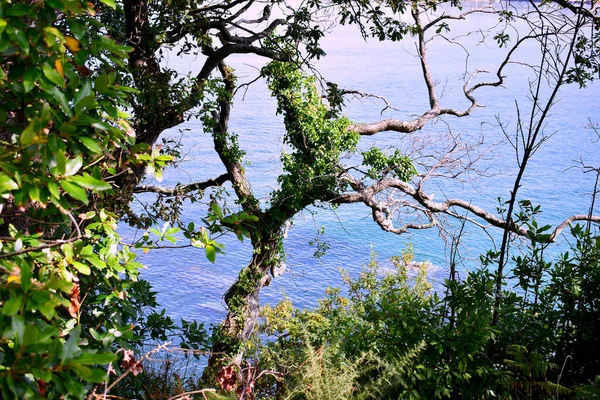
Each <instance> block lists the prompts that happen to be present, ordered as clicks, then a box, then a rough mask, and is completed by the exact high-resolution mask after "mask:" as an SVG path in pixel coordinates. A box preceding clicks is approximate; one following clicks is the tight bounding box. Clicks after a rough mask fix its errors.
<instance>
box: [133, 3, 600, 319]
mask: <svg viewBox="0 0 600 400" xmlns="http://www.w3.org/2000/svg"><path fill="white" fill-rule="evenodd" d="M474 4H475V3H474V2H473V3H463V5H464V6H465V8H468V7H469V6H471V7H472V6H473V5H474ZM519 7H524V6H519ZM496 20H497V16H494V15H478V16H476V17H472V18H469V19H467V21H464V22H462V23H456V24H452V25H451V28H452V29H451V32H450V33H449V34H447V36H448V37H456V36H462V37H461V43H462V44H463V46H465V48H468V49H469V54H468V61H466V56H467V53H466V52H465V51H464V50H463V48H462V47H459V46H457V45H452V44H450V43H449V42H448V41H446V40H443V39H442V38H438V39H436V40H435V41H432V42H431V43H430V45H429V54H428V56H429V64H430V66H431V68H432V73H433V75H434V77H435V79H436V82H437V90H438V93H440V94H442V96H441V102H442V106H443V107H453V108H458V109H463V108H466V107H468V105H469V103H468V101H467V100H466V99H465V98H464V95H463V94H462V86H463V85H464V78H465V72H466V71H473V70H474V69H489V70H491V71H494V68H495V66H497V65H498V63H499V61H500V60H501V59H502V57H503V56H504V55H505V53H506V49H498V46H497V45H495V44H494V42H493V40H489V42H488V43H487V44H483V43H480V42H481V39H482V36H481V33H471V34H468V33H469V32H475V31H476V30H477V29H480V28H483V27H487V26H491V25H493V24H494V23H495V22H496ZM488 39H491V38H488ZM323 45H324V49H325V50H326V52H327V56H326V57H324V58H323V59H322V60H321V61H319V62H318V63H317V65H316V67H317V69H318V70H319V72H320V73H321V74H322V75H323V77H325V78H326V79H327V80H330V81H334V82H336V83H338V84H339V85H340V86H342V87H346V88H351V89H356V90H361V91H364V92H369V93H376V94H378V95H382V96H385V97H386V98H387V99H388V101H389V102H390V103H391V104H393V105H394V106H395V107H396V108H398V109H399V110H400V111H395V110H389V109H388V110H386V111H385V112H384V114H383V117H386V118H392V117H394V118H411V117H412V116H414V115H418V114H419V113H422V112H423V111H424V110H426V109H427V107H428V99H427V91H426V88H425V85H424V83H423V79H422V75H421V70H420V66H419V59H418V58H417V57H416V55H415V45H414V41H413V40H412V39H410V38H408V39H406V40H404V41H401V42H396V43H391V42H378V41H375V40H368V41H364V40H363V39H362V38H361V36H360V35H359V34H358V32H357V30H356V28H355V27H352V26H350V27H348V26H338V27H335V28H334V29H333V32H332V33H331V34H329V35H327V36H326V37H325V38H324V41H323ZM517 58H518V59H519V60H521V61H525V62H529V63H535V62H536V60H538V59H539V45H538V44H536V43H534V42H532V43H529V44H526V45H525V46H523V48H522V49H521V50H519V52H518V53H517ZM201 61H202V60H201V59H194V58H183V59H180V58H177V57H176V56H175V54H174V53H172V54H170V56H169V58H168V59H167V61H166V62H168V63H169V65H171V66H173V67H175V68H177V69H178V70H179V71H180V72H181V73H187V72H192V73H194V72H197V71H198V70H199V68H200V67H201ZM263 63H264V60H262V59H260V58H258V57H254V56H238V57H234V58H233V60H232V61H230V64H231V65H232V66H233V67H234V68H235V69H236V73H237V75H238V76H239V82H240V83H243V82H250V81H252V80H253V79H254V78H256V77H257V75H258V69H259V68H260V66H261V65H263ZM504 75H505V76H506V77H507V78H506V82H505V85H503V86H502V87H497V88H483V89H481V90H480V91H478V92H476V96H477V99H478V101H479V103H481V104H483V105H485V108H478V109H477V110H475V112H474V113H473V115H471V116H469V117H465V118H456V117H452V116H447V117H444V118H441V119H439V120H436V121H433V122H432V123H430V124H428V125H427V126H426V127H425V128H424V129H423V130H422V131H420V132H418V133H416V134H414V135H408V136H407V135H403V134H398V133H392V132H387V133H381V134H378V135H375V136H373V137H368V138H363V139H362V140H361V144H360V147H361V148H368V147H371V146H373V145H376V146H378V147H381V148H388V147H394V146H396V147H399V148H401V149H404V150H410V149H411V148H412V147H414V146H417V145H418V144H419V143H422V142H423V141H424V142H425V143H427V144H428V146H427V147H426V148H427V149H430V150H431V149H436V148H438V149H439V148H440V146H441V142H440V139H439V138H440V137H443V135H445V134H447V133H448V132H452V133H453V134H454V135H460V137H461V138H462V139H463V140H466V141H470V142H477V141H480V140H481V141H482V142H483V144H482V145H481V148H480V149H481V154H480V156H481V160H480V162H479V164H478V165H479V168H480V169H481V170H485V174H483V175H485V176H480V175H479V174H475V173H474V174H472V175H470V176H468V177H467V176H465V178H469V179H467V180H466V181H465V182H460V181H457V180H456V179H444V178H439V179H438V178H436V179H432V180H431V181H430V183H429V184H428V185H427V186H426V189H427V190H428V191H430V192H432V193H435V199H436V200H438V201H441V200H442V199H444V198H445V197H447V198H463V199H467V200H471V201H472V202H473V203H474V204H477V205H480V206H481V207H483V208H485V209H487V210H488V211H490V212H494V211H495V209H496V205H497V200H496V199H497V198H498V197H501V198H503V199H508V197H509V195H510V190H511V188H512V184H513V181H514V177H515V175H516V171H517V163H516V155H515V150H514V149H513V148H512V147H511V145H510V144H509V143H508V142H507V140H506V137H505V136H504V134H503V132H502V129H500V127H499V122H498V121H501V122H502V123H504V124H506V128H505V129H506V131H507V132H508V133H509V134H513V133H514V129H515V121H516V115H517V113H516V108H517V105H518V106H519V107H520V110H521V113H522V114H526V113H527V112H528V111H529V110H528V108H529V107H530V103H531V102H530V101H529V99H530V98H531V94H530V91H529V84H530V80H531V79H532V74H531V71H530V70H529V69H528V68H527V67H525V66H523V65H519V64H511V65H509V66H507V68H506V70H505V72H504ZM492 78H493V74H490V77H489V79H492ZM599 94H600V86H599V85H598V84H590V85H588V87H587V88H585V89H580V88H579V87H577V86H575V85H570V86H568V87H565V88H564V89H562V90H561V92H560V94H559V96H558V99H559V100H558V102H557V104H556V105H555V106H554V107H553V109H552V112H551V114H552V115H551V117H550V118H549V119H548V123H547V125H546V126H545V128H544V132H545V133H546V135H547V136H548V139H547V141H546V142H545V143H544V144H543V145H542V146H541V147H540V149H539V151H538V152H537V153H536V154H535V156H534V158H533V160H532V161H531V163H530V165H529V167H528V168H527V172H526V174H525V178H524V181H523V185H522V187H521V188H520V191H519V198H521V199H530V200H531V201H532V202H534V203H538V204H541V205H542V210H543V214H542V215H541V216H540V217H539V219H540V223H542V224H552V225H556V224H558V223H560V222H561V221H562V220H563V219H564V218H566V217H568V216H569V215H571V214H576V213H586V212H587V211H588V208H589V204H590V200H591V191H592V188H593V183H594V179H595V175H594V174H592V173H583V172H582V170H581V169H580V168H578V165H579V161H580V160H583V161H584V162H585V163H586V164H589V165H594V166H596V167H598V166H600V157H599V155H600V143H598V135H597V134H596V132H595V131H594V130H593V129H590V128H589V125H590V121H592V123H594V122H598V112H597V110H596V107H598V99H599V96H598V95H599ZM347 106H348V107H347V109H346V110H345V112H346V113H347V115H348V116H349V117H350V119H351V120H353V121H360V122H373V121H376V120H378V119H380V118H382V115H381V114H380V112H381V110H382V108H383V105H382V103H381V102H379V101H376V100H369V99H362V100H360V99H353V100H351V101H349V102H348V104H347ZM275 111H276V104H275V101H274V100H273V99H272V98H271V97H270V96H269V93H268V90H267V88H266V85H265V83H264V82H263V81H261V80H258V81H256V82H255V83H252V84H251V85H250V86H249V87H248V89H247V91H244V90H241V91H239V92H238V94H237V95H236V98H235V104H234V107H233V111H232V117H231V126H230V128H231V129H230V130H231V131H232V132H235V133H236V134H238V135H239V137H240V145H241V147H242V148H243V149H245V150H246V152H247V157H246V161H247V162H248V164H247V165H246V171H247V173H248V176H249V178H250V181H251V184H252V187H253V189H254V190H255V192H256V193H257V194H258V195H259V197H261V199H263V200H264V201H265V202H267V201H268V195H269V193H270V192H271V191H272V190H273V189H274V188H275V187H276V186H277V182H276V177H277V176H278V175H279V173H280V172H281V163H280V160H279V158H280V155H281V152H282V149H283V145H282V137H283V132H284V131H283V124H282V118H281V116H277V115H276V112H275ZM164 136H170V137H176V138H179V137H181V140H182V143H183V145H184V149H185V158H184V160H183V162H182V163H180V164H179V165H178V167H177V168H172V169H169V170H167V171H165V174H164V175H165V177H164V181H163V182H162V183H161V184H163V185H166V186H172V185H175V184H176V183H178V182H181V183H189V182H193V181H197V180H204V179H207V178H211V177H215V176H217V175H219V174H221V173H223V172H224V168H223V166H222V165H221V163H220V161H219V159H218V157H217V156H216V154H215V153H214V151H213V148H212V143H211V138H210V136H209V135H207V134H205V133H203V130H202V126H201V124H200V122H199V121H195V120H191V121H189V122H186V123H185V124H182V125H181V126H179V127H177V128H175V129H171V130H169V131H167V132H165V133H164ZM431 138H433V139H431ZM428 140H429V142H427V141H428ZM350 161H351V160H350ZM155 183H156V182H155ZM230 192H231V191H230ZM150 199H152V196H150V195H143V196H140V200H141V201H148V200H150ZM230 201H233V199H231V200H230ZM204 212H205V205H203V204H201V203H194V204H188V205H187V206H186V208H185V212H184V215H183V220H184V221H185V222H190V221H193V222H195V223H196V224H201V218H202V217H203V216H204ZM449 223H450V224H451V225H452V226H454V228H456V227H457V226H458V224H457V223H456V222H452V221H449ZM321 228H323V229H324V234H323V235H322V236H321V237H320V238H319V239H320V240H322V241H324V242H326V243H327V244H328V245H329V249H328V250H327V252H326V254H325V255H324V256H322V257H320V258H315V257H313V253H314V252H315V250H316V248H315V247H314V246H311V245H310V244H309V242H310V241H313V240H315V238H317V236H318V231H319V229H321ZM121 232H122V234H123V235H124V236H125V238H126V239H132V238H133V237H135V235H136V232H134V231H132V230H130V229H128V228H126V227H123V228H121ZM491 232H493V230H492V231H491ZM138 234H139V233H138ZM443 236H444V235H442V234H440V232H439V231H438V230H436V229H430V230H427V231H414V232H409V233H406V234H403V235H394V234H390V233H386V232H383V231H382V230H381V229H380V228H379V227H378V226H377V225H376V224H375V223H374V222H373V221H372V219H371V214H370V210H369V209H368V208H366V207H365V206H364V205H361V204H355V205H345V206H341V207H339V208H337V209H335V210H334V209H331V208H328V207H313V208H310V209H308V210H306V211H304V212H302V213H301V214H299V215H297V216H296V217H295V218H294V220H293V225H292V227H291V229H290V230H289V234H288V237H287V239H286V240H285V249H286V254H287V271H286V272H285V274H284V275H283V276H281V277H279V278H277V279H275V280H274V282H273V284H272V285H271V286H269V287H267V288H264V289H263V290H262V292H261V301H262V302H263V303H265V302H266V303H275V302H277V301H280V300H281V299H283V298H284V296H287V297H289V298H290V299H291V300H292V302H293V303H294V304H295V305H297V306H300V307H309V306H313V305H315V304H316V302H317V300H318V298H319V297H321V296H322V295H323V291H324V289H325V288H326V287H328V286H339V285H340V284H341V279H340V273H339V270H338V269H339V268H344V269H346V270H348V271H350V272H351V274H356V273H358V272H359V271H360V269H361V266H362V265H363V264H365V263H367V262H368V261H369V258H370V253H371V251H372V250H373V251H374V252H375V253H377V255H378V259H379V260H380V262H381V265H382V268H384V269H385V268H386V267H390V266H391V263H390V261H389V258H390V257H391V256H394V255H399V254H400V253H401V251H402V250H403V249H404V248H405V247H406V246H407V245H408V244H412V246H413V249H414V253H415V259H416V260H417V261H429V262H431V263H432V264H433V267H432V268H431V270H430V279H431V280H432V281H433V282H434V283H437V284H438V285H439V284H440V282H442V281H443V279H444V278H446V277H447V275H448V267H447V264H448V263H447V256H448V254H447V252H448V247H447V246H446V243H445V240H444V237H443ZM494 236H495V237H496V239H497V237H498V232H496V233H492V235H491V237H488V236H487V235H486V234H485V233H483V231H482V230H481V229H480V228H478V227H476V226H474V225H471V224H468V225H467V226H466V229H465V233H464V237H463V240H462V245H461V247H460V250H461V255H462V257H463V262H462V263H461V265H460V268H461V271H462V276H464V274H465V271H466V270H469V269H472V268H474V267H476V266H477V264H478V262H477V260H478V256H479V255H480V254H482V253H484V252H485V251H486V250H487V249H490V248H492V247H493V245H494V243H493V241H492V238H493V237H494ZM220 241H221V242H223V243H224V244H225V246H226V247H225V254H224V255H219V256H218V257H217V260H216V262H215V263H214V264H212V263H210V262H209V261H208V260H207V259H206V257H205V256H204V251H203V250H202V249H195V248H186V249H177V250H174V249H169V250H166V249H165V250H152V251H150V252H149V253H148V254H145V255H140V260H141V262H143V263H144V264H146V265H147V266H148V268H147V269H145V270H143V272H142V276H143V277H144V278H146V279H148V280H149V281H150V282H151V283H152V284H153V286H154V288H155V289H156V290H157V291H158V299H159V302H160V303H161V305H162V306H164V307H166V308H167V312H168V313H169V315H171V316H172V317H175V318H176V319H177V318H179V317H182V318H185V319H188V320H198V321H200V322H208V323H213V322H218V321H219V320H220V319H221V318H222V317H223V316H224V315H225V309H224V307H223V305H222V301H221V297H222V295H223V294H224V292H225V291H226V290H227V288H228V287H229V286H230V285H231V283H233V281H234V280H235V278H236V276H237V274H238V272H239V270H240V269H241V268H242V267H244V266H245V265H246V264H247V262H248V261H249V259H250V256H251V252H252V249H251V246H250V245H249V243H247V242H244V243H240V242H239V241H237V239H235V237H233V236H232V237H223V238H221V239H220ZM559 242H560V243H562V245H563V246H564V245H565V239H564V238H561V240H560V241H559ZM560 243H559V244H557V245H553V248H555V249H556V251H558V249H559V247H557V246H559V245H560Z"/></svg>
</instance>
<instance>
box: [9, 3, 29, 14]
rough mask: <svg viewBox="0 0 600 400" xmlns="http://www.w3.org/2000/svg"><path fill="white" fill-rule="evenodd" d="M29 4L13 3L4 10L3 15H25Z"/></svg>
mask: <svg viewBox="0 0 600 400" xmlns="http://www.w3.org/2000/svg"><path fill="white" fill-rule="evenodd" d="M30 9H31V6H30V5H28V4H22V3H21V4H15V5H14V6H12V7H9V8H8V9H7V10H6V11H4V16H6V17H23V16H25V15H27V13H28V12H29V10H30Z"/></svg>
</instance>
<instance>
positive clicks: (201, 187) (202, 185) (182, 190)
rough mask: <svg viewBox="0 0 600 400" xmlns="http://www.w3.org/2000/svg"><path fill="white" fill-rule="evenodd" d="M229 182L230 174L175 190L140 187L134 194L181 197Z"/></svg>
mask: <svg viewBox="0 0 600 400" xmlns="http://www.w3.org/2000/svg"><path fill="white" fill-rule="evenodd" d="M228 180H229V174H222V175H219V176H218V177H216V178H213V179H208V180H205V181H200V182H194V183H190V184H187V185H177V186H175V187H174V188H166V187H162V186H152V185H140V186H138V187H136V188H135V189H133V193H149V192H151V193H158V194H162V195H165V196H180V195H183V194H186V193H190V192H193V191H195V190H206V189H208V188H209V187H213V186H221V185H223V184H224V183H225V182H227V181H228Z"/></svg>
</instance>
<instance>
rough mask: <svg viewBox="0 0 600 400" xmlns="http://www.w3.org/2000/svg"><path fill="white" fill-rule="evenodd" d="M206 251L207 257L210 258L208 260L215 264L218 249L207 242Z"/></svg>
mask: <svg viewBox="0 0 600 400" xmlns="http://www.w3.org/2000/svg"><path fill="white" fill-rule="evenodd" d="M204 252H205V253H206V258H208V261H210V262H211V263H213V264H214V262H215V260H216V259H217V249H216V248H215V247H214V246H213V245H210V244H207V245H206V247H205V248H204Z"/></svg>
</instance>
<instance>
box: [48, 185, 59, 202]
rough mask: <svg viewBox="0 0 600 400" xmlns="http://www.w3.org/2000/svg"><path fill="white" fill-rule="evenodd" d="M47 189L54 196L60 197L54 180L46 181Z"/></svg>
mask: <svg viewBox="0 0 600 400" xmlns="http://www.w3.org/2000/svg"><path fill="white" fill-rule="evenodd" d="M48 190H49V191H50V194H51V195H52V196H53V197H54V198H56V199H58V198H60V191H59V190H58V184H57V183H56V182H48Z"/></svg>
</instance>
